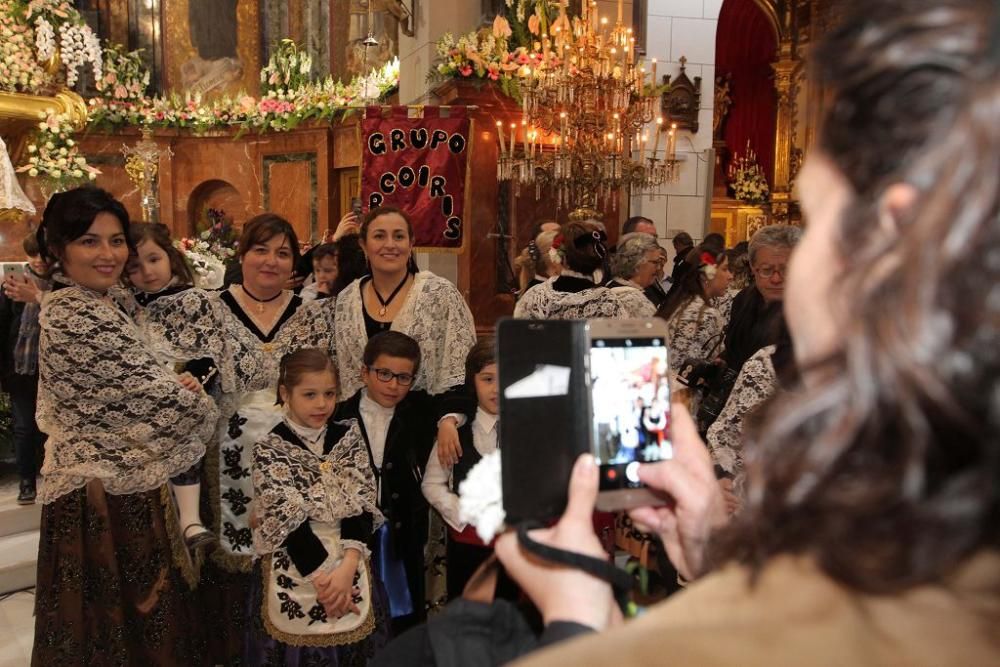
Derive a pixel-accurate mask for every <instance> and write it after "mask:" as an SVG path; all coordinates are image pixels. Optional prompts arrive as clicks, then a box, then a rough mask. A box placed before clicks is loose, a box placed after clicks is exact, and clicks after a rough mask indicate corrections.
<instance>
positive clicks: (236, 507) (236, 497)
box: [222, 487, 251, 516]
mask: <svg viewBox="0 0 1000 667" xmlns="http://www.w3.org/2000/svg"><path fill="white" fill-rule="evenodd" d="M222 497H223V498H224V499H225V500H226V501H227V502H228V503H229V509H231V510H232V511H233V514H235V515H236V516H240V515H242V514H244V513H245V512H246V511H247V505H248V504H249V503H250V500H251V498H250V496H248V495H247V494H245V493H243V489H238V488H236V487H233V488H231V489H229V490H228V491H226V492H225V493H223V494H222Z"/></svg>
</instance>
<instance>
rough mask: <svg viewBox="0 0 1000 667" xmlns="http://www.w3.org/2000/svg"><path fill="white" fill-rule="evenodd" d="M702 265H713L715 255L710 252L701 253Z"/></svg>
mask: <svg viewBox="0 0 1000 667" xmlns="http://www.w3.org/2000/svg"><path fill="white" fill-rule="evenodd" d="M701 263H702V265H709V266H715V256H714V255H713V254H712V253H710V252H703V253H701Z"/></svg>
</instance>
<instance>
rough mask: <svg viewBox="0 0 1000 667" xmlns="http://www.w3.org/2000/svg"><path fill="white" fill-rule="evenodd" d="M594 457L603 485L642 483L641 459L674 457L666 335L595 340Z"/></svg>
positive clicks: (610, 487)
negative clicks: (640, 472)
mask: <svg viewBox="0 0 1000 667" xmlns="http://www.w3.org/2000/svg"><path fill="white" fill-rule="evenodd" d="M590 374H591V381H592V384H591V406H592V409H593V424H592V426H593V434H592V438H591V445H592V447H593V454H594V458H596V459H597V462H598V463H599V464H600V466H601V483H600V488H601V490H613V489H636V488H640V487H642V483H641V482H639V477H638V467H639V464H640V463H652V462H655V461H662V460H663V459H669V458H670V457H671V456H672V453H673V447H672V445H671V441H670V381H669V377H668V373H667V348H666V342H665V341H664V339H663V338H660V337H652V338H595V339H593V340H591V343H590Z"/></svg>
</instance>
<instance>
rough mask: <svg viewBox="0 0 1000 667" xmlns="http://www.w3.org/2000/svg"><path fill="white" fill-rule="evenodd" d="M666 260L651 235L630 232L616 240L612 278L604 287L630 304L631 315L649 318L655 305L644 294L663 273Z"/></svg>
mask: <svg viewBox="0 0 1000 667" xmlns="http://www.w3.org/2000/svg"><path fill="white" fill-rule="evenodd" d="M664 262H665V259H664V257H663V253H662V252H661V249H660V244H659V243H657V242H656V237H655V236H653V235H652V234H643V233H641V232H633V233H631V234H625V235H624V236H622V237H621V239H619V241H618V249H617V250H616V251H615V254H614V255H613V256H612V257H611V275H612V278H611V280H610V281H609V282H608V283H607V287H608V288H609V289H612V290H614V291H615V293H616V296H618V297H619V298H620V299H625V300H627V301H628V302H629V303H630V304H631V306H632V307H631V310H633V311H634V315H633V317H652V316H653V314H654V313H655V312H656V306H655V305H653V302H652V301H650V300H649V299H648V298H647V297H646V295H645V294H644V293H643V290H645V289H646V288H647V287H649V286H650V285H652V284H653V283H654V282H655V281H656V280H658V279H659V278H660V277H661V276H662V274H663V266H664Z"/></svg>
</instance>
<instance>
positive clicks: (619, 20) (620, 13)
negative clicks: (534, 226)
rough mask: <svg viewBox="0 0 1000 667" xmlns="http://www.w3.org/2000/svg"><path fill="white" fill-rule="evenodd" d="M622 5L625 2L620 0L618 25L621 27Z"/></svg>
mask: <svg viewBox="0 0 1000 667" xmlns="http://www.w3.org/2000/svg"><path fill="white" fill-rule="evenodd" d="M622 4H623V0H618V23H619V25H620V24H621V22H622Z"/></svg>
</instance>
